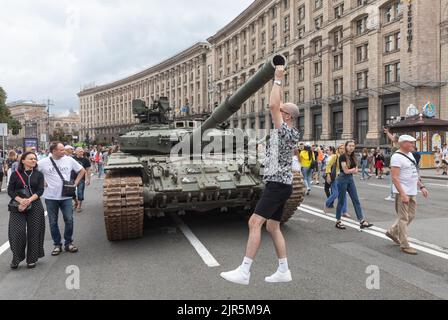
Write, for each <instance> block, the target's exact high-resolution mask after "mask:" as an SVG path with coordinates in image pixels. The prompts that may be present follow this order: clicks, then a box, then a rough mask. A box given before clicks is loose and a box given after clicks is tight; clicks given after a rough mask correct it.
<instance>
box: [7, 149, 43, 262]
mask: <svg viewBox="0 0 448 320" xmlns="http://www.w3.org/2000/svg"><path fill="white" fill-rule="evenodd" d="M43 193H44V176H43V174H42V173H41V172H39V171H38V170H37V156H36V154H35V153H34V152H26V153H24V154H23V155H22V157H21V160H20V163H19V167H18V169H17V170H16V171H14V172H13V173H12V174H11V178H10V180H9V185H8V195H9V196H10V197H11V201H10V204H9V205H8V208H9V211H10V216H9V227H8V239H9V244H10V246H11V251H12V256H13V258H12V262H11V265H10V266H11V269H17V268H18V267H19V264H20V262H22V261H23V260H25V250H26V263H27V266H28V268H30V269H32V268H34V267H36V263H37V261H38V260H39V259H40V258H43V257H44V256H45V253H44V239H45V214H44V212H45V210H44V207H43V205H42V202H41V200H40V197H41V196H42V195H43Z"/></svg>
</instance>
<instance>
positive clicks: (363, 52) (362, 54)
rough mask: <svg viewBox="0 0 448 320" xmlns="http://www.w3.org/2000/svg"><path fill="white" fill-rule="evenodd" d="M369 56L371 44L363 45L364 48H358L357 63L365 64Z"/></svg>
mask: <svg viewBox="0 0 448 320" xmlns="http://www.w3.org/2000/svg"><path fill="white" fill-rule="evenodd" d="M368 54H369V44H368V43H366V44H363V45H362V46H359V47H356V62H363V61H366V60H368V58H369V57H368Z"/></svg>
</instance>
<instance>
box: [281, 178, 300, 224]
mask: <svg viewBox="0 0 448 320" xmlns="http://www.w3.org/2000/svg"><path fill="white" fill-rule="evenodd" d="M305 192H306V188H305V184H304V182H303V176H302V174H301V173H300V172H294V173H293V182H292V195H291V197H290V198H289V199H288V201H286V204H285V207H284V209H283V217H282V221H281V223H286V222H288V221H289V219H291V217H292V216H293V215H294V214H295V213H296V211H297V208H298V207H299V206H300V205H301V204H302V202H303V198H304V197H305Z"/></svg>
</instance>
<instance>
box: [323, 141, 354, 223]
mask: <svg viewBox="0 0 448 320" xmlns="http://www.w3.org/2000/svg"><path fill="white" fill-rule="evenodd" d="M344 152H345V147H344V145H343V144H341V145H340V146H339V147H338V149H337V150H336V149H335V148H333V149H332V152H331V153H332V155H331V157H330V159H329V160H328V163H327V168H326V170H325V172H326V177H325V180H326V181H325V183H326V184H329V185H330V186H331V194H330V195H329V197H328V198H327V201H326V202H325V208H324V212H325V213H329V212H330V209H332V208H334V201H335V200H336V199H338V197H339V189H338V183H337V181H336V177H337V175H338V173H339V157H340V156H341V155H342V154H344ZM342 211H343V215H342V216H343V217H345V218H350V215H349V214H348V213H347V211H348V206H347V197H345V201H344V205H343V206H342Z"/></svg>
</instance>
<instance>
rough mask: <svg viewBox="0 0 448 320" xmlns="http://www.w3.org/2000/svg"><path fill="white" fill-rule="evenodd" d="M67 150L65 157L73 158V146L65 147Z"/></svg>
mask: <svg viewBox="0 0 448 320" xmlns="http://www.w3.org/2000/svg"><path fill="white" fill-rule="evenodd" d="M64 150H65V155H66V156H68V157H73V151H74V150H75V148H73V147H72V146H71V145H66V146H65V147H64Z"/></svg>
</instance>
